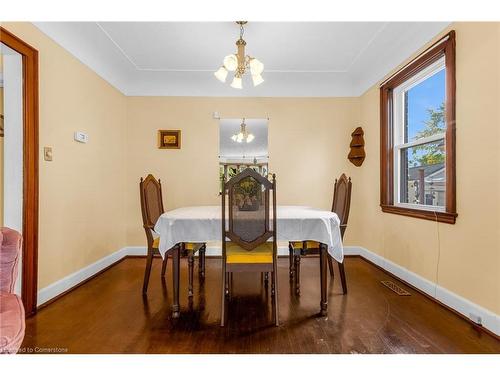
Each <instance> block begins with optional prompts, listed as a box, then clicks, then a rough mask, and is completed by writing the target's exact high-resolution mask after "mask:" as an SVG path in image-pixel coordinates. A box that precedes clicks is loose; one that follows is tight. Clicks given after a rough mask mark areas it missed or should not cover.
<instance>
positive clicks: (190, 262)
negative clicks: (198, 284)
mask: <svg viewBox="0 0 500 375" xmlns="http://www.w3.org/2000/svg"><path fill="white" fill-rule="evenodd" d="M188 269H189V290H188V296H189V297H192V296H193V274H194V253H193V252H192V251H190V252H189V254H188Z"/></svg>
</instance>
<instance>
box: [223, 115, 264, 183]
mask: <svg viewBox="0 0 500 375" xmlns="http://www.w3.org/2000/svg"><path fill="white" fill-rule="evenodd" d="M268 122H269V121H268V119H247V118H233V119H221V120H220V126H219V171H220V178H222V177H225V179H226V181H227V180H228V179H230V178H231V177H233V176H234V175H236V174H237V173H238V172H240V171H242V170H243V169H245V168H247V167H250V168H252V169H254V170H256V171H257V172H259V173H260V174H262V175H263V176H267V174H268V171H269V170H268V161H269V156H268V138H267V135H268Z"/></svg>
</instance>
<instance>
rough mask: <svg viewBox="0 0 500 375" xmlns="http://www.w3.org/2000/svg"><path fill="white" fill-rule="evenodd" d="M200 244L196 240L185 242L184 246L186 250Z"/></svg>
mask: <svg viewBox="0 0 500 375" xmlns="http://www.w3.org/2000/svg"><path fill="white" fill-rule="evenodd" d="M199 245H200V244H197V243H194V242H184V248H185V249H186V250H194V249H195V248H196V247H197V246H199Z"/></svg>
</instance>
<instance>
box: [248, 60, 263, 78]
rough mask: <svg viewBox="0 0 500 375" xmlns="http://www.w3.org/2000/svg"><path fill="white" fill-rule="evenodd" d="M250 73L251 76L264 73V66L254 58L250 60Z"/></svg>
mask: <svg viewBox="0 0 500 375" xmlns="http://www.w3.org/2000/svg"><path fill="white" fill-rule="evenodd" d="M249 65H250V72H251V73H252V75H260V74H262V72H263V71H264V64H262V63H261V62H260V61H259V60H257V59H256V58H252V59H250V63H249Z"/></svg>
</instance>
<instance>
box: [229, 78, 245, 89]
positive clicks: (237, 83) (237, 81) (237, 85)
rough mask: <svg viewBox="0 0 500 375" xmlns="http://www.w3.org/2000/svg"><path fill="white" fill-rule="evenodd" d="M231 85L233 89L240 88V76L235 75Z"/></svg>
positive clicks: (241, 86)
mask: <svg viewBox="0 0 500 375" xmlns="http://www.w3.org/2000/svg"><path fill="white" fill-rule="evenodd" d="M231 87H232V88H233V89H242V88H243V85H242V82H241V78H240V77H236V76H235V77H234V79H233V82H232V83H231Z"/></svg>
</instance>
